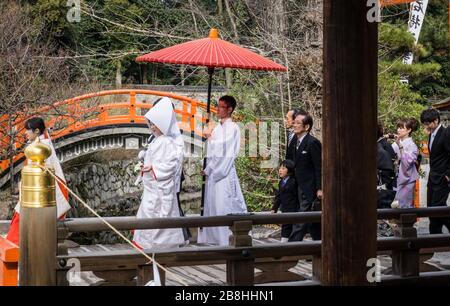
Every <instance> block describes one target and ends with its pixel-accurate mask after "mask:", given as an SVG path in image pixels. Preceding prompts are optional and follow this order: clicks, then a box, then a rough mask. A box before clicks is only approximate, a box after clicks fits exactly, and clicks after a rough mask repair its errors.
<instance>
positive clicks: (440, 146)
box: [420, 108, 450, 234]
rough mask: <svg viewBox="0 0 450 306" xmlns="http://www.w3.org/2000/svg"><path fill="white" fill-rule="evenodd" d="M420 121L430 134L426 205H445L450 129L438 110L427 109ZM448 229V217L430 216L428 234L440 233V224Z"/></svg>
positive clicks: (448, 175)
mask: <svg viewBox="0 0 450 306" xmlns="http://www.w3.org/2000/svg"><path fill="white" fill-rule="evenodd" d="M420 122H421V123H422V124H423V126H424V128H425V131H426V132H427V133H428V134H429V135H430V136H429V139H428V151H429V152H430V173H429V175H428V184H427V206H428V207H437V206H447V198H448V194H449V183H450V131H449V129H448V128H445V127H443V126H442V124H441V122H440V116H439V112H438V111H437V110H436V109H431V108H430V109H427V110H424V111H423V112H422V114H421V115H420ZM444 225H445V226H446V227H447V229H448V230H450V219H448V218H430V234H442V226H444Z"/></svg>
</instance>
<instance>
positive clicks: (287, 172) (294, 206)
mask: <svg viewBox="0 0 450 306" xmlns="http://www.w3.org/2000/svg"><path fill="white" fill-rule="evenodd" d="M278 175H279V177H280V182H279V183H278V190H277V191H276V193H275V200H274V203H273V206H272V213H276V212H277V211H278V209H279V210H280V211H281V212H283V213H284V212H298V211H299V209H300V208H299V202H298V195H297V194H298V192H297V182H296V181H295V163H294V162H293V161H292V160H290V159H286V160H284V161H283V162H282V163H281V165H280V168H279V169H278ZM291 233H292V224H283V225H282V226H281V242H288V240H289V236H290V235H291Z"/></svg>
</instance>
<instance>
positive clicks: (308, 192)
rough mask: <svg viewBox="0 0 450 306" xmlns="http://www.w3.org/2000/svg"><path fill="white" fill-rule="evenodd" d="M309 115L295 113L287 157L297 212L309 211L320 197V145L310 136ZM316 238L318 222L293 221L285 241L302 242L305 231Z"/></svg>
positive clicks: (318, 234)
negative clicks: (291, 168) (294, 182)
mask: <svg viewBox="0 0 450 306" xmlns="http://www.w3.org/2000/svg"><path fill="white" fill-rule="evenodd" d="M312 126H313V118H312V117H311V115H309V114H307V113H306V114H301V113H299V114H297V115H296V117H295V119H294V124H293V127H294V132H295V136H294V139H293V140H292V144H293V145H291V148H290V149H291V150H292V151H291V152H290V154H291V156H293V160H294V162H295V179H296V180H297V185H298V199H299V204H300V211H302V212H303V211H312V210H313V205H314V204H315V203H318V201H320V200H321V199H322V196H323V195H322V187H321V186H322V185H321V179H322V145H321V143H320V141H319V140H318V139H317V138H315V137H314V136H312V135H310V132H311V129H312ZM308 232H309V233H310V234H311V237H312V238H313V239H314V240H320V238H321V237H320V223H313V224H295V225H294V226H293V229H292V234H291V236H290V237H289V241H302V240H303V238H304V236H305V235H306V233H308Z"/></svg>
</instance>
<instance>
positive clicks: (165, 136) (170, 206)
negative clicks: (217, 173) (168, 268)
mask: <svg viewBox="0 0 450 306" xmlns="http://www.w3.org/2000/svg"><path fill="white" fill-rule="evenodd" d="M145 118H146V119H147V120H148V125H149V127H150V129H151V130H152V133H153V135H155V136H156V138H155V140H154V141H152V142H151V143H150V145H149V147H148V149H147V151H146V152H145V157H144V167H143V168H142V183H143V185H144V194H143V196H142V201H141V205H140V206H139V210H138V212H137V218H166V217H179V216H180V212H179V210H178V203H177V198H176V187H175V183H176V176H177V172H178V171H179V168H180V165H179V163H180V161H181V157H180V154H182V151H181V150H179V149H178V146H177V144H176V142H175V137H176V136H177V130H178V126H177V125H176V118H175V113H174V112H173V107H172V103H171V102H170V99H163V100H161V101H160V102H159V103H158V104H157V105H155V106H154V107H153V108H152V109H150V110H149V111H148V112H147V114H145ZM178 133H179V130H178ZM133 242H134V243H135V244H137V245H138V246H140V247H141V248H144V249H147V248H151V247H154V246H159V247H172V246H173V247H174V246H179V245H180V244H183V243H184V238H183V232H182V230H181V229H180V228H169V229H152V230H135V231H134V237H133Z"/></svg>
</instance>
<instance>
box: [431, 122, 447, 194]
mask: <svg viewBox="0 0 450 306" xmlns="http://www.w3.org/2000/svg"><path fill="white" fill-rule="evenodd" d="M430 140H431V135H430V138H428V144H429V143H430ZM429 151H430V175H429V177H428V186H430V185H432V186H434V187H446V186H447V185H448V183H447V180H446V179H445V176H446V175H447V176H448V177H450V130H449V129H448V128H445V127H443V126H441V127H440V128H439V130H438V131H437V134H436V136H435V137H434V141H433V144H432V146H431V150H429Z"/></svg>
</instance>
